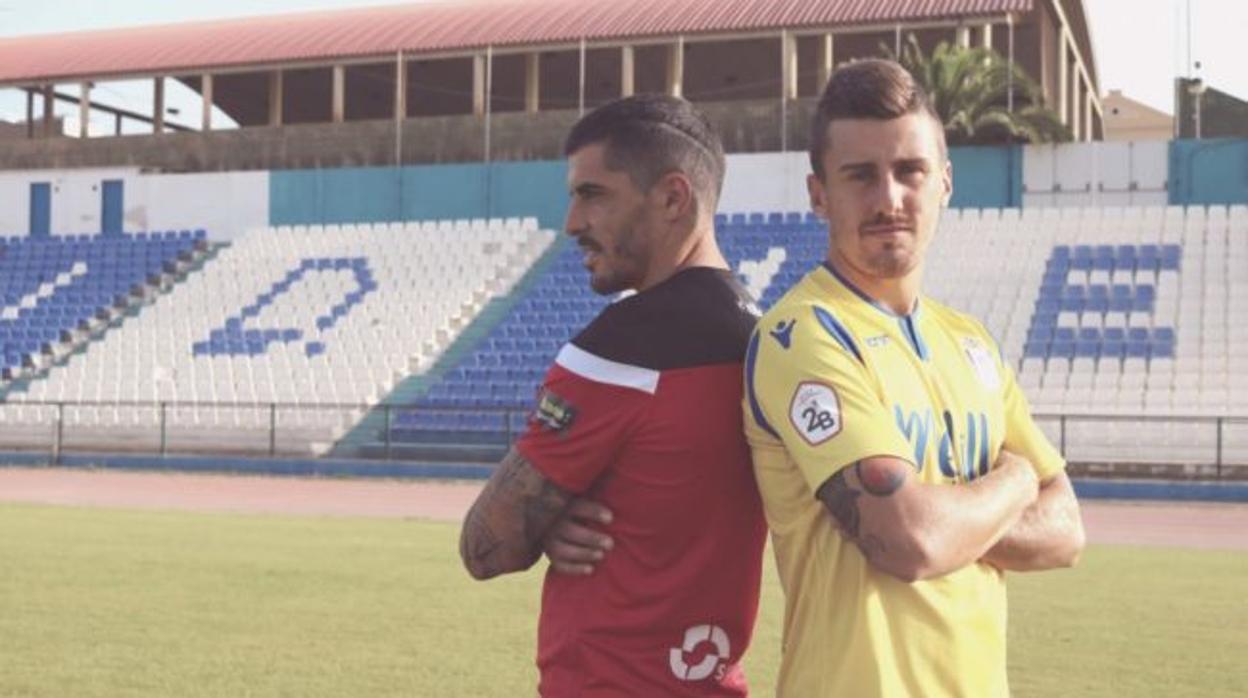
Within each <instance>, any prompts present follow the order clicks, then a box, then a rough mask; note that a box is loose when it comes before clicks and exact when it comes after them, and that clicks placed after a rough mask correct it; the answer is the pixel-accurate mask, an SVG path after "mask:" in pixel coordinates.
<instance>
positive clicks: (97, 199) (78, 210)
mask: <svg viewBox="0 0 1248 698" xmlns="http://www.w3.org/2000/svg"><path fill="white" fill-rule="evenodd" d="M268 178H269V176H268V173H267V172H245V173H242V172H234V173H219V174H194V175H147V174H143V173H140V172H139V171H137V170H135V169H133V168H127V169H108V170H36V171H27V172H6V173H0V235H6V236H13V235H21V236H24V235H26V234H27V233H28V232H29V230H30V185H31V183H34V182H48V183H50V184H51V185H52V188H51V191H52V204H51V208H52V211H51V213H52V220H51V232H52V235H54V236H58V235H77V234H84V233H98V232H99V231H100V212H101V203H102V199H101V194H100V182H102V181H103V180H112V179H119V180H121V181H122V186H123V188H124V191H123V199H122V203H123V211H124V213H123V218H122V220H123V226H124V229H125V230H126V231H128V232H139V231H148V230H182V229H193V228H204V229H206V230H208V231H209V234H210V235H211V236H212V237H213V238H216V239H228V238H231V237H234V236H236V235H238V234H239V233H241V232H242V231H243V230H244V229H246V228H247V227H249V226H254V225H264V224H266V223H267V221H268V208H269V206H268V204H269V195H268Z"/></svg>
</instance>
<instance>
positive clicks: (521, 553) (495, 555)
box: [459, 450, 572, 579]
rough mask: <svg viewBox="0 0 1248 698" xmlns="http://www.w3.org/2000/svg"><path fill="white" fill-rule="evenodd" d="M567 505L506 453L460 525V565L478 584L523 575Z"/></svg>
mask: <svg viewBox="0 0 1248 698" xmlns="http://www.w3.org/2000/svg"><path fill="white" fill-rule="evenodd" d="M571 499H572V496H571V495H570V494H569V493H567V492H564V491H563V490H562V489H561V488H559V486H558V485H556V484H554V483H552V482H551V481H550V480H547V479H546V478H545V477H544V476H543V475H542V474H541V473H540V472H538V471H537V469H535V468H534V467H533V466H532V465H531V464H530V463H528V462H527V461H525V460H524V458H523V457H522V456H521V455H520V454H519V453H517V452H516V451H514V450H513V451H511V452H509V453H508V454H507V456H506V457H505V458H504V459H503V461H502V462H501V463H499V464H498V470H497V471H495V473H494V476H493V477H491V478H490V481H489V482H488V483H486V485H485V488H484V489H482V490H481V494H480V495H478V497H477V501H476V502H475V503H473V505H472V508H471V509H470V510H469V512H468V516H467V517H465V519H464V528H463V531H462V533H461V536H460V544H459V551H460V556H461V557H462V558H463V560H464V565H465V566H466V567H467V568H468V570H469V571H470V572H472V574H473V576H475V577H477V578H480V579H485V578H489V577H493V576H496V575H499V574H502V573H504V572H514V571H518V570H522V569H527V568H528V567H530V566H531V565H532V564H533V563H534V562H536V561H537V559H538V558H539V557H540V556H541V551H542V537H543V536H544V535H545V534H546V531H547V530H549V529H550V527H551V525H552V524H554V522H555V521H556V520H557V519H558V518H559V516H560V515H561V514H562V513H563V511H564V509H566V508H567V506H568V504H569V502H570V501H571Z"/></svg>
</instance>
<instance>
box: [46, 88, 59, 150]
mask: <svg viewBox="0 0 1248 698" xmlns="http://www.w3.org/2000/svg"><path fill="white" fill-rule="evenodd" d="M54 89H56V86H55V85H44V86H43V137H44V138H51V137H52V125H53V123H54V122H55V121H56V116H55V115H56V107H55V106H54V102H53V101H52V100H54V99H55V97H54V96H53V95H52V91H53V90H54Z"/></svg>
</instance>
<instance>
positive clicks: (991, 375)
mask: <svg viewBox="0 0 1248 698" xmlns="http://www.w3.org/2000/svg"><path fill="white" fill-rule="evenodd" d="M962 351H964V352H965V353H966V359H967V361H970V362H971V368H973V369H975V375H976V377H978V378H979V382H980V383H981V384H982V385H983V386H984V387H985V388H987V389H988V390H999V389H1000V388H1001V373H1000V371H998V370H997V362H996V361H995V360H993V357H992V350H990V349H989V348H988V347H986V346H984V343H983V342H981V341H979V340H978V339H976V338H974V337H963V338H962Z"/></svg>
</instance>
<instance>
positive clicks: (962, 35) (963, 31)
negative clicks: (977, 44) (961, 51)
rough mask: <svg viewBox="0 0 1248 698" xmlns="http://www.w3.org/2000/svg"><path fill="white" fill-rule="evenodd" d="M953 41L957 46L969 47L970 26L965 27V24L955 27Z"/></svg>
mask: <svg viewBox="0 0 1248 698" xmlns="http://www.w3.org/2000/svg"><path fill="white" fill-rule="evenodd" d="M954 41H955V43H957V45H958V47H959V48H970V47H971V28H970V27H966V26H959V27H958V28H957V31H956V32H955V33H954Z"/></svg>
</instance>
